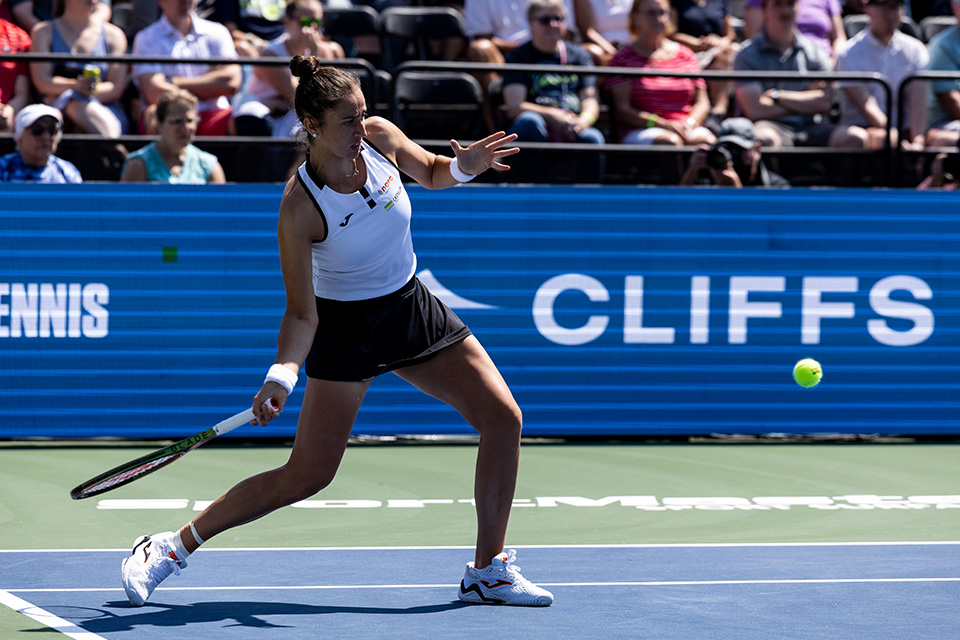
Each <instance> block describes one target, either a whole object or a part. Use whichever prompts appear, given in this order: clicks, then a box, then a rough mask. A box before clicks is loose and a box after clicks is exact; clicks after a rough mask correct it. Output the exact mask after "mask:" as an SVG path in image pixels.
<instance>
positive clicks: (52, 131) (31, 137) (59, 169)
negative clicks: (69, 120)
mask: <svg viewBox="0 0 960 640" xmlns="http://www.w3.org/2000/svg"><path fill="white" fill-rule="evenodd" d="M62 134H63V116H62V115H60V112H59V111H57V110H56V109H54V108H53V107H50V106H47V105H45V104H31V105H28V106H26V107H24V108H23V109H21V110H20V113H19V114H18V115H17V119H16V123H15V125H14V130H13V140H14V142H16V144H17V150H16V151H14V152H13V153H10V154H7V155H5V156H3V157H2V158H0V182H44V183H47V184H67V183H71V184H78V183H80V182H83V178H81V177H80V172H79V171H78V170H77V168H76V167H75V166H73V164H72V163H70V162H67V161H66V160H63V159H61V158H58V157H57V156H56V155H54V154H55V153H56V152H57V146H58V145H59V144H60V137H61V135H62Z"/></svg>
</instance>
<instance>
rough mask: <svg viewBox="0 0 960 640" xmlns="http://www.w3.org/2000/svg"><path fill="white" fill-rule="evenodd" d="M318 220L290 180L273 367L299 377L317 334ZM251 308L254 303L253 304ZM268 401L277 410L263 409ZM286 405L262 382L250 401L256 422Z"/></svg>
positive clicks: (282, 221)
mask: <svg viewBox="0 0 960 640" xmlns="http://www.w3.org/2000/svg"><path fill="white" fill-rule="evenodd" d="M324 231H325V230H324V228H323V219H322V218H321V217H320V215H318V213H317V211H316V208H315V207H314V206H313V203H312V202H311V201H310V199H309V197H308V196H307V194H306V193H305V192H304V191H303V188H302V187H301V186H300V184H299V182H298V181H297V178H296V176H294V177H293V178H291V179H290V181H289V182H288V183H287V187H286V189H285V191H284V194H283V200H282V201H281V202H280V217H279V221H278V223H277V241H278V244H279V248H280V269H281V271H282V273H283V284H284V288H285V290H286V294H287V306H286V310H285V311H284V314H283V320H282V321H281V322H280V331H279V334H278V336H277V359H276V361H275V362H276V364H279V365H281V366H284V367H286V368H288V369H290V370H291V371H292V372H294V373H299V371H300V367H301V365H303V362H304V360H306V358H307V354H309V353H310V346H311V345H312V344H313V337H314V333H315V332H316V330H317V303H316V297H315V295H314V291H313V265H312V258H311V246H312V242H313V241H314V240H319V239H321V238H323V237H324ZM254 304H256V301H254ZM270 398H273V399H274V400H275V401H276V404H277V405H278V406H279V410H278V411H276V412H271V411H270V410H269V409H267V408H266V407H265V406H264V403H265V402H267V400H269V399H270ZM286 402H287V392H286V390H285V389H284V388H283V387H282V386H281V385H279V384H277V383H276V382H265V383H264V384H263V387H262V388H261V389H260V392H259V393H257V395H256V397H255V398H254V400H253V414H254V416H255V417H256V418H257V421H258V422H259V423H260V424H267V423H269V422H270V420H272V419H273V418H274V417H275V416H276V415H277V414H278V413H279V412H280V410H282V409H283V406H284V405H285V404H286Z"/></svg>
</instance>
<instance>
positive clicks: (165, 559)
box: [147, 554, 180, 584]
mask: <svg viewBox="0 0 960 640" xmlns="http://www.w3.org/2000/svg"><path fill="white" fill-rule="evenodd" d="M171 571H173V573H174V574H175V575H180V565H178V564H177V561H176V560H174V559H173V558H171V557H170V556H168V555H166V554H161V555H160V557H159V558H158V561H155V562H151V563H150V566H149V568H148V569H147V575H148V576H150V580H151V581H152V582H154V584H159V583H160V582H161V581H162V580H163V579H164V578H166V577H167V576H169V575H170V572H171Z"/></svg>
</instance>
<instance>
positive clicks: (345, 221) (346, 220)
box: [340, 213, 353, 227]
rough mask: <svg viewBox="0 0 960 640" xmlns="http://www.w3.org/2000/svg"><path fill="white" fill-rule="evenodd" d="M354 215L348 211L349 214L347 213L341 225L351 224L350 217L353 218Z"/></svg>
mask: <svg viewBox="0 0 960 640" xmlns="http://www.w3.org/2000/svg"><path fill="white" fill-rule="evenodd" d="M352 216H353V214H352V213H348V214H347V217H346V218H344V219H343V222H341V223H340V226H341V227H345V226H347V225H348V224H350V218H351V217H352Z"/></svg>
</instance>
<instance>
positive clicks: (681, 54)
mask: <svg viewBox="0 0 960 640" xmlns="http://www.w3.org/2000/svg"><path fill="white" fill-rule="evenodd" d="M610 66H611V67H632V68H634V69H646V70H648V71H678V72H683V73H699V72H700V71H701V69H700V63H699V62H697V55H696V54H695V53H694V52H693V51H691V50H690V49H689V48H687V47H685V46H683V45H682V44H681V45H678V51H677V54H676V55H675V56H673V57H672V58H670V59H669V60H651V59H650V58H648V57H646V56H642V55H640V54H639V53H637V51H636V49H634V48H633V47H631V46H629V45H628V46H625V47H620V49H619V50H618V51H617V53H616V54H614V56H613V59H612V60H611V61H610ZM627 82H629V83H631V85H632V87H631V91H630V104H631V105H633V107H634V108H635V109H637V111H647V112H649V113H655V114H657V116H659V117H661V118H666V119H667V120H686V119H687V118H688V117H689V115H690V109H691V107H693V103H694V101H695V100H696V97H697V89H706V86H707V83H706V82H705V81H704V80H703V78H697V79H695V80H694V79H691V78H638V77H633V78H629V77H625V76H610V77H609V78H607V83H606V88H607V90H608V91H609V90H610V89H612V88H613V87H615V86H617V85H620V84H624V83H627ZM635 128H636V127H631V126H629V125H622V124H621V125H618V126H617V129H618V130H619V131H618V133H619V135H620V139H623V137H624V136H625V135H626V134H627V133H629V132H630V131H632V130H633V129H635Z"/></svg>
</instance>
